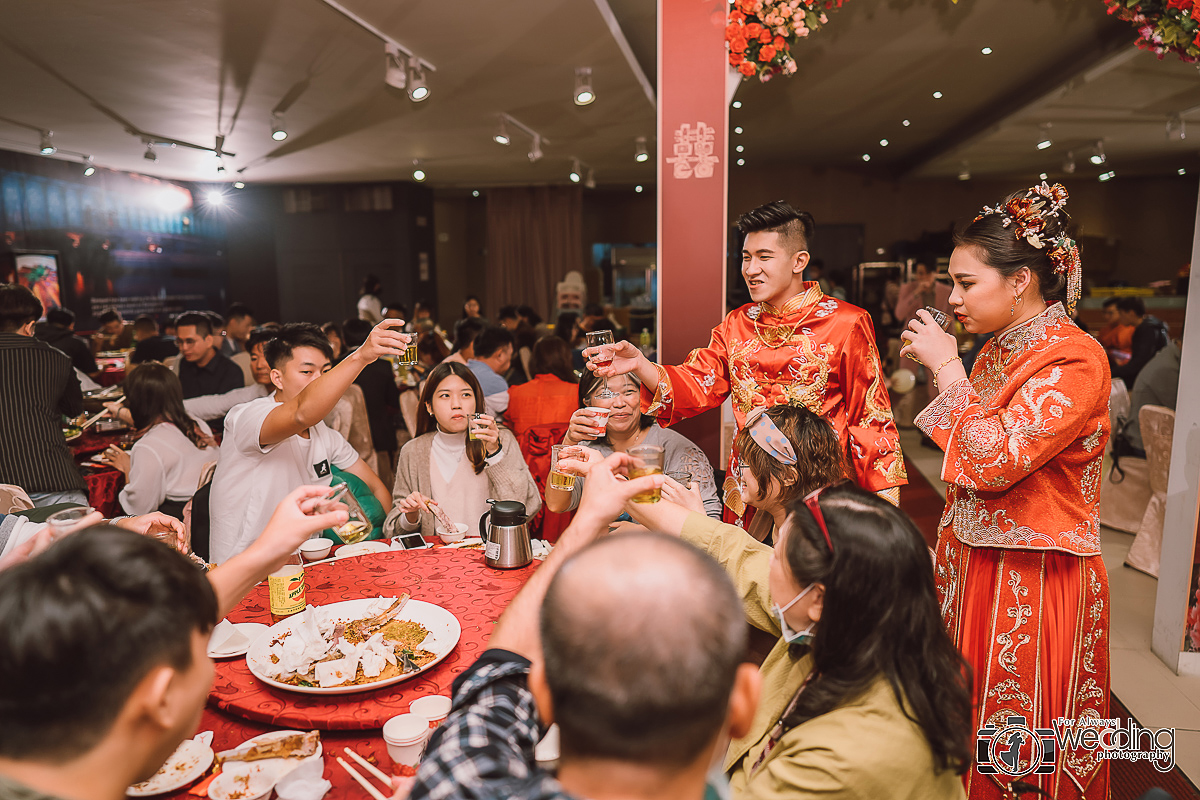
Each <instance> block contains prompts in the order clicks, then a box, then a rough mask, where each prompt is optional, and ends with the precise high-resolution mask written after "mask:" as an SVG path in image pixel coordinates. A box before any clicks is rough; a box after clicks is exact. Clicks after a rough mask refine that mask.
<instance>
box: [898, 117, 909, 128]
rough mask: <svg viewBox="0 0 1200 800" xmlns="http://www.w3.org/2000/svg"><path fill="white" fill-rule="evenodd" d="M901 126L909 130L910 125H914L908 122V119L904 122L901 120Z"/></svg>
mask: <svg viewBox="0 0 1200 800" xmlns="http://www.w3.org/2000/svg"><path fill="white" fill-rule="evenodd" d="M900 124H901V125H903V126H904V127H906V128H907V127H908V126H909V125H912V123H911V122H910V121H908V120H906V119H904V120H900Z"/></svg>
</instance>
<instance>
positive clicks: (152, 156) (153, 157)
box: [142, 142, 158, 161]
mask: <svg viewBox="0 0 1200 800" xmlns="http://www.w3.org/2000/svg"><path fill="white" fill-rule="evenodd" d="M142 158H144V159H146V160H147V161H158V153H156V152H154V143H153V142H146V152H145V153H143V154H142Z"/></svg>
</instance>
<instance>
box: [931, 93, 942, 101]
mask: <svg viewBox="0 0 1200 800" xmlns="http://www.w3.org/2000/svg"><path fill="white" fill-rule="evenodd" d="M933 99H934V100H941V99H942V93H941V92H934V93H933Z"/></svg>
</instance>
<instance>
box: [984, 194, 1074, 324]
mask: <svg viewBox="0 0 1200 800" xmlns="http://www.w3.org/2000/svg"><path fill="white" fill-rule="evenodd" d="M1067 196H1068V195H1067V189H1066V187H1065V186H1063V185H1062V184H1061V183H1056V184H1054V185H1053V186H1051V185H1049V184H1048V183H1046V182H1045V181H1042V182H1041V183H1040V184H1039V185H1037V186H1033V187H1030V189H1029V191H1027V192H1026V193H1025V195H1024V196H1022V197H1014V198H1013V199H1011V200H1009V201H1008V202H1007V203H1000V204H998V205H996V206H984V207H983V211H981V212H979V216H977V217H975V221H976V222H978V221H979V220H981V219H983V218H984V217H986V216H988V215H990V214H1000V215H1002V216H1003V217H1004V223H1003V224H1004V227H1006V228H1008V227H1012V229H1013V234H1014V235H1015V236H1016V237H1017V238H1018V239H1024V240H1025V241H1027V242H1029V244H1030V245H1032V246H1033V247H1036V248H1037V249H1038V250H1046V249H1047V248H1049V251H1048V253H1047V255H1049V257H1050V264H1051V266H1052V267H1053V268H1054V271H1055V272H1056V273H1057V274H1059V275H1061V274H1063V273H1064V272H1065V273H1066V275H1067V313H1069V314H1072V315H1073V314H1074V313H1075V304H1076V303H1077V302H1078V301H1079V295H1080V291H1081V289H1082V284H1083V265H1082V263H1081V262H1080V260H1079V245H1077V244H1076V243H1075V240H1074V239H1072V238H1071V237H1069V236H1067V235H1066V233H1059V234H1058V235H1057V236H1054V237H1051V238H1048V239H1047V238H1043V234H1044V233H1045V231H1046V223H1047V222H1048V221H1049V219H1050V217H1052V216H1054V215H1056V214H1058V213H1059V212H1062V213H1063V214H1064V215H1066V211H1065V210H1064V209H1065V208H1066V205H1067Z"/></svg>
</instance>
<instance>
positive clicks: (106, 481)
mask: <svg viewBox="0 0 1200 800" xmlns="http://www.w3.org/2000/svg"><path fill="white" fill-rule="evenodd" d="M128 434H129V430H128V429H126V430H120V431H111V432H109V433H93V432H92V431H91V430H87V431H85V432H84V434H83V435H82V436H80V437H79V438H78V439H76V440H75V441H73V442H70V443H69V444H68V445H67V446H68V447H70V448H71V454H72V455H74V456H75V460H76V461H78V462H80V463H82V462H83V461H85V460H86V459H88V458H90V457H91V456H92V455H94V454H96V453H99V452H101V451H103V450H104V449H105V448H107V447H108V446H109V445H114V444H119V443H120V441H121V438H122V437H124V436H127V435H128ZM79 471H80V472H82V473H83V482H84V483H86V484H87V494H88V505H90V506H91V507H92V508H94V509H96V510H97V511H99V512H100V513H101V514H103V515H104V516H105V518H111V517H119V516H121V515H122V514H124V513H125V512H124V511H122V510H121V504H120V502H118V500H117V497H118V495H120V494H121V490H122V489H124V488H125V476H124V475H122V474H121V472H120V471H119V470H115V469H113V468H112V467H90V466H89V467H80V470H79Z"/></svg>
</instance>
